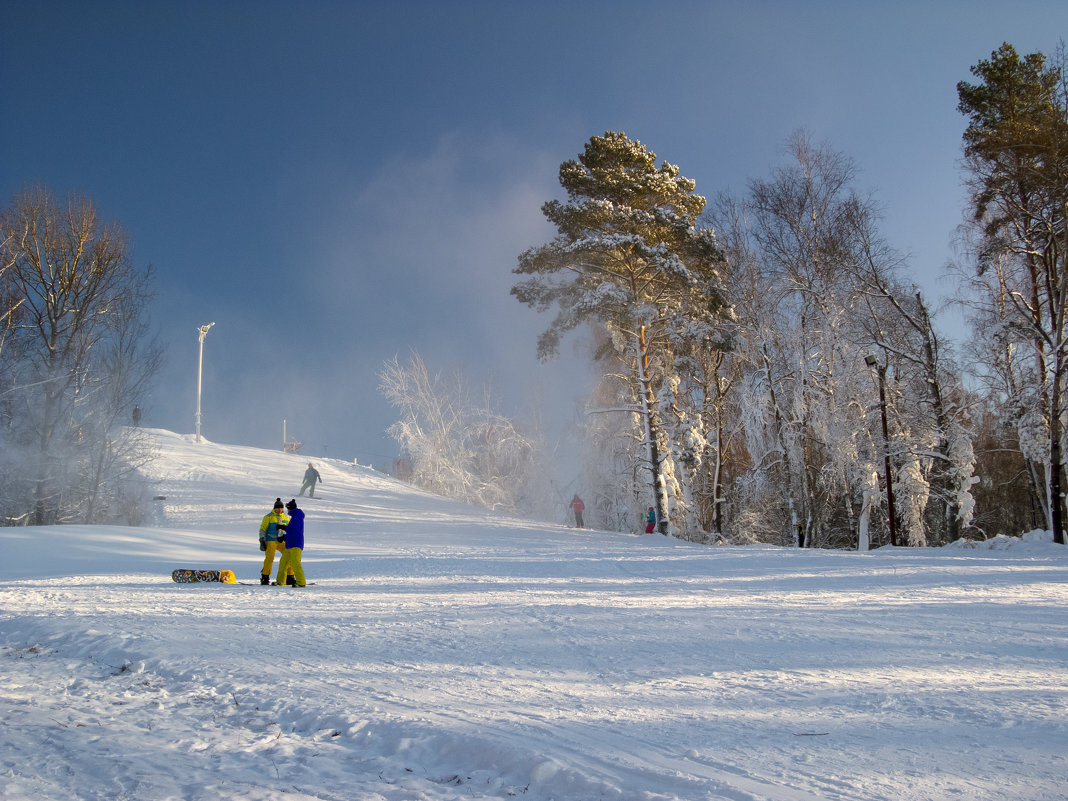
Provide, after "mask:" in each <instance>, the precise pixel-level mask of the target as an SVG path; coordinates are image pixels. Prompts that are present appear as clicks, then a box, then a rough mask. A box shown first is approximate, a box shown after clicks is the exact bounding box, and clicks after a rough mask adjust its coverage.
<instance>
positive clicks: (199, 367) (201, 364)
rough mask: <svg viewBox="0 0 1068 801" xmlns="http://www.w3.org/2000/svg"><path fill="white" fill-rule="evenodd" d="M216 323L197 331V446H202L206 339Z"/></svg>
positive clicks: (201, 327)
mask: <svg viewBox="0 0 1068 801" xmlns="http://www.w3.org/2000/svg"><path fill="white" fill-rule="evenodd" d="M213 325H215V323H208V324H207V325H202V326H200V328H198V329H197V331H199V332H200V358H199V359H198V360H197V444H198V445H199V444H200V386H201V379H202V377H203V375H204V337H206V336H207V335H208V329H209V328H211V327H212V326H213Z"/></svg>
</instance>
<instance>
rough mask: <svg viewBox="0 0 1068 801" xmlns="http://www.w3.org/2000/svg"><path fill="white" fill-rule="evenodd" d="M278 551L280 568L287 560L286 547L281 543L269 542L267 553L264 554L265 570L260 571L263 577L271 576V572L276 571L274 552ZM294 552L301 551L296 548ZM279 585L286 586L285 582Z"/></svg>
mask: <svg viewBox="0 0 1068 801" xmlns="http://www.w3.org/2000/svg"><path fill="white" fill-rule="evenodd" d="M276 550H277V551H278V553H279V557H280V558H279V559H278V567H279V568H281V567H282V561H283V560H284V559H285V558H286V546H285V545H284V544H283V543H281V542H268V543H267V551H266V552H265V553H264V554H263V569H262V570H261V571H260V575H261V576H269V575H271V571H272V570H273V569H274V552H275V551H276ZM293 550H297V551H299V550H300V549H299V548H294V549H293ZM289 575H291V576H292V575H293V571H292V570H290V571H289ZM279 584H285V582H284V581H280V582H279Z"/></svg>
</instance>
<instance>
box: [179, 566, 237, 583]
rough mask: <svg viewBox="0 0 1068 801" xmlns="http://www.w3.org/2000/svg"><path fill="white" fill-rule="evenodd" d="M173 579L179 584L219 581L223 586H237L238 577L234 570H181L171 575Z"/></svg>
mask: <svg viewBox="0 0 1068 801" xmlns="http://www.w3.org/2000/svg"><path fill="white" fill-rule="evenodd" d="M171 578H172V579H174V580H175V581H177V582H178V583H179V584H192V583H193V582H197V581H219V582H222V583H223V584H236V583H237V576H235V575H234V571H233V570H188V569H184V568H179V569H178V570H175V571H174V572H173V573H171Z"/></svg>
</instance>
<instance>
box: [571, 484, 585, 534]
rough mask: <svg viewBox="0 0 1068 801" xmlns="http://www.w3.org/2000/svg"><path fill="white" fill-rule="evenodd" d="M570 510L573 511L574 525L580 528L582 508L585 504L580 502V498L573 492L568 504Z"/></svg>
mask: <svg viewBox="0 0 1068 801" xmlns="http://www.w3.org/2000/svg"><path fill="white" fill-rule="evenodd" d="M568 506H569V507H570V509H571V511H572V512H574V513H575V527H576V528H582V510H583V509H585V508H586V504H584V503H583V502H582V498H580V497H579V496H578V493H577V492H576V493H575V497H574V498H572V499H571V503H569V504H568Z"/></svg>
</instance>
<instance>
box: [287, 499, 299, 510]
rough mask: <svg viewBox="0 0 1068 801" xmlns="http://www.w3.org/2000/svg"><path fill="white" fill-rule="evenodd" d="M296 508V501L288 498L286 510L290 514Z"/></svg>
mask: <svg viewBox="0 0 1068 801" xmlns="http://www.w3.org/2000/svg"><path fill="white" fill-rule="evenodd" d="M296 508H297V502H296V500H295V499H294V498H290V499H289V502H288V503H287V504H286V509H288V510H289V511H291V512H292V511H293V510H294V509H296Z"/></svg>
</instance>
